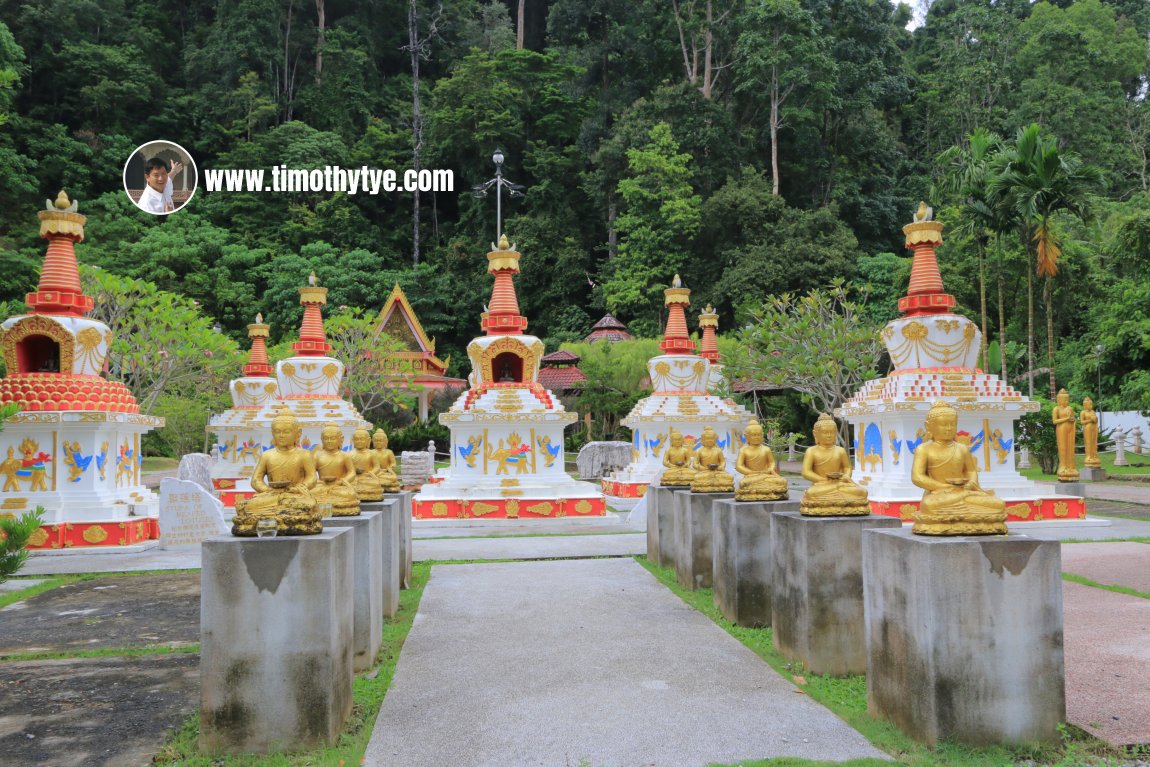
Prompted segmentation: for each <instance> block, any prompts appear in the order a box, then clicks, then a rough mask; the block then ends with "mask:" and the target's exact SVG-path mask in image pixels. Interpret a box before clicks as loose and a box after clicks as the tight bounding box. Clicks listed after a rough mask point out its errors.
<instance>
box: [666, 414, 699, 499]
mask: <svg viewBox="0 0 1150 767" xmlns="http://www.w3.org/2000/svg"><path fill="white" fill-rule="evenodd" d="M670 440H671V444H670V446H669V447H668V448H667V449H666V451H664V452H663V465H664V466H666V467H667V468H666V470H665V471H664V472H663V475H662V477H661V478H660V479H659V484H660V485H662V486H663V487H690V486H691V480H693V479H694V478H695V470H694V469H692V468H691V448H689V447H687V446H685V445H684V444H683V433H682V432H681V431H679V430H678V429H676V428H674V427H672V428H671V437H670Z"/></svg>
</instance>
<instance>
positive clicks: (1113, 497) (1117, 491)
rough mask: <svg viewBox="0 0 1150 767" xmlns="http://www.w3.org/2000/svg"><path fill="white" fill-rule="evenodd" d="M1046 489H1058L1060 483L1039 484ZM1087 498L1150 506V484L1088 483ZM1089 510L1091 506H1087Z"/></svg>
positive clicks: (1120, 482)
mask: <svg viewBox="0 0 1150 767" xmlns="http://www.w3.org/2000/svg"><path fill="white" fill-rule="evenodd" d="M1038 484H1039V485H1042V486H1043V487H1046V488H1057V487H1058V484H1059V483H1058V482H1045V481H1042V482H1038ZM1086 497H1087V498H1098V499H1101V500H1106V501H1126V502H1127V503H1141V504H1145V505H1150V482H1129V481H1126V482H1122V481H1111V482H1087V483H1086ZM1087 506H1088V508H1089V504H1087Z"/></svg>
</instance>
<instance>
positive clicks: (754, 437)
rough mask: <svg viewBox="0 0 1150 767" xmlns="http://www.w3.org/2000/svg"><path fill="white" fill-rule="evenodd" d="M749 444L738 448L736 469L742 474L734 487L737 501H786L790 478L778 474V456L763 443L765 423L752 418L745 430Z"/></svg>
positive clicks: (744, 433)
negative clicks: (776, 458) (762, 424)
mask: <svg viewBox="0 0 1150 767" xmlns="http://www.w3.org/2000/svg"><path fill="white" fill-rule="evenodd" d="M743 438H744V439H745V440H746V442H747V444H745V445H743V446H742V447H741V448H739V457H738V459H737V460H736V461H735V471H737V472H739V474H741V475H743V478H742V479H741V480H739V486H738V488H736V489H735V500H736V501H785V500H786V499H787V481H786V480H785V479H783V478H782V477H780V476H779V472H778V470H777V467H776V466H775V456H774V455H772V454H771V449H770V448H769V447H767V446H766V445H765V444H763V427H762V426H760V425H759V422H758V421H756V420H753V419H752V420H751V422H750V423H749V424H747V428H746V429H744V430H743Z"/></svg>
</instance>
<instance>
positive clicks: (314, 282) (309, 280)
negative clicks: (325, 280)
mask: <svg viewBox="0 0 1150 767" xmlns="http://www.w3.org/2000/svg"><path fill="white" fill-rule="evenodd" d="M307 284H308V285H311V286H312V287H313V288H314V287H315V286H316V285H318V284H319V280H317V279H316V276H315V272H314V271H312V273H311V274H309V275H308V276H307Z"/></svg>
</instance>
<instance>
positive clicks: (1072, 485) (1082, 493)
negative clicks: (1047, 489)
mask: <svg viewBox="0 0 1150 767" xmlns="http://www.w3.org/2000/svg"><path fill="white" fill-rule="evenodd" d="M1054 489H1055V490H1056V491H1057V492H1058V494H1059V495H1069V496H1074V497H1077V498H1085V497H1086V485H1084V484H1083V483H1081V482H1059V483H1058V484H1056V485H1055V486H1054Z"/></svg>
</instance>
